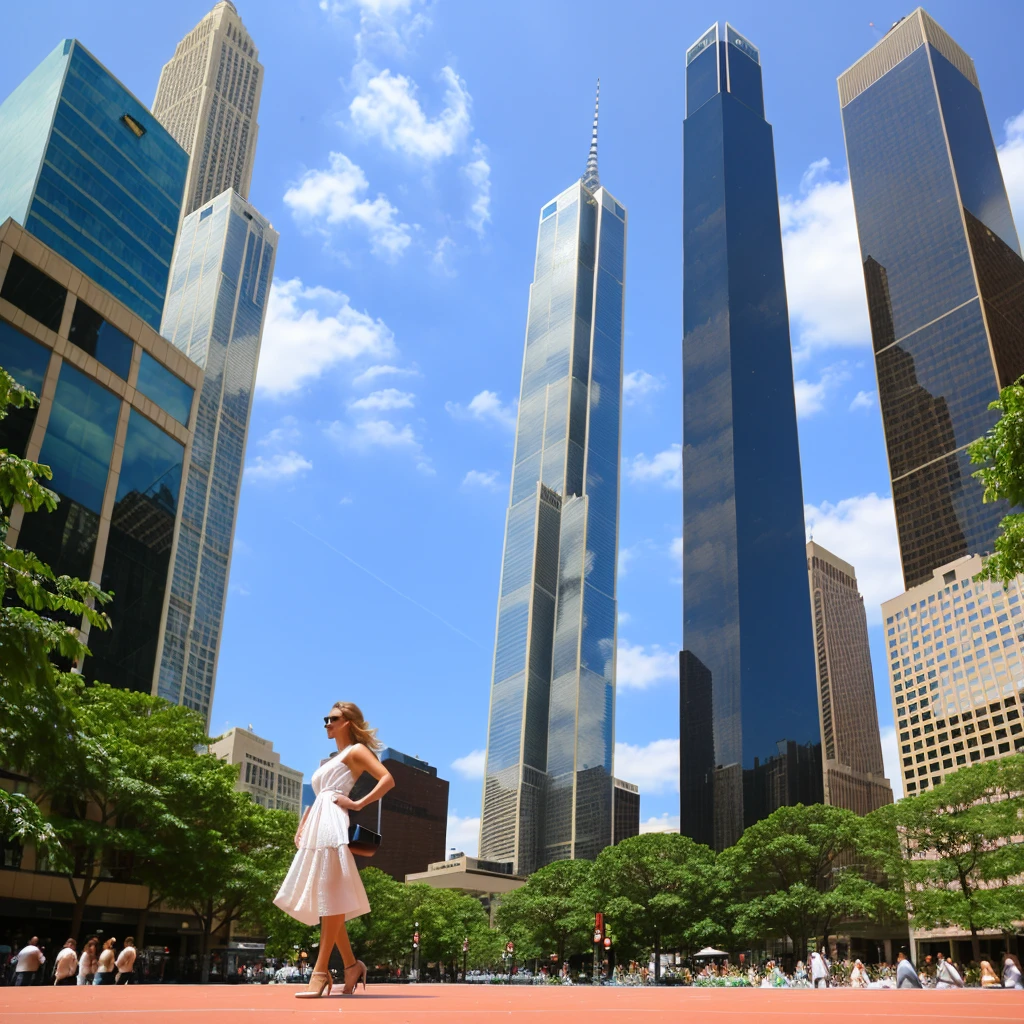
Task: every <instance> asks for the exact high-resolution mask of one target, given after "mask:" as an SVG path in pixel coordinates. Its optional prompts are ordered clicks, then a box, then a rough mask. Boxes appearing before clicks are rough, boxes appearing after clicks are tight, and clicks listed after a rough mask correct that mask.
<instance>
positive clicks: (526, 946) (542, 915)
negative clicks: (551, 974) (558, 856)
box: [497, 860, 597, 963]
mask: <svg viewBox="0 0 1024 1024" xmlns="http://www.w3.org/2000/svg"><path fill="white" fill-rule="evenodd" d="M592 871H593V864H592V863H591V862H590V861H586V860H557V861H555V862H554V863H552V864H548V865H547V866H546V867H543V868H540V869H539V870H538V871H535V872H534V873H533V874H532V875H530V877H529V878H528V879H527V880H526V884H525V885H524V886H522V887H520V888H519V889H515V890H513V891H512V892H510V893H508V894H507V895H506V896H504V897H503V898H502V901H501V905H500V906H499V907H498V914H497V919H498V927H499V928H500V929H502V931H503V932H504V933H505V934H507V935H508V936H509V938H511V939H512V940H514V941H515V943H516V949H517V951H519V952H520V953H521V955H523V956H526V957H534V956H536V957H544V958H545V959H546V958H547V957H548V956H549V954H551V953H557V954H558V962H559V963H561V962H562V961H563V960H565V958H566V957H567V956H572V955H573V954H574V953H584V952H586V951H587V950H588V949H589V948H590V946H591V932H592V929H593V924H594V911H595V910H596V909H597V898H596V894H595V892H594V887H593V884H592V880H591V874H592Z"/></svg>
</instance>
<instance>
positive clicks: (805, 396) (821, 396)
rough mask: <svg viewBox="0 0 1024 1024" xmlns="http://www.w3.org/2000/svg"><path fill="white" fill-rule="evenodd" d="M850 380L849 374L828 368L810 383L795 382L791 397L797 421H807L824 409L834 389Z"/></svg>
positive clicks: (805, 381)
mask: <svg viewBox="0 0 1024 1024" xmlns="http://www.w3.org/2000/svg"><path fill="white" fill-rule="evenodd" d="M849 379H850V374H849V373H848V372H847V371H846V370H843V369H840V368H838V367H834V366H830V367H828V368H827V369H825V370H822V372H821V377H820V378H819V379H818V380H817V381H815V382H811V381H808V380H797V381H794V382H793V396H794V398H795V399H796V415H797V419H801V420H803V419H808V418H809V417H811V416H813V415H814V414H815V413H818V412H821V410H822V409H824V408H825V404H826V400H827V399H828V397H829V395H830V394H831V393H832V392H833V391H835V389H836V388H837V387H838V386H839V385H840V384H842V383H843V382H845V381H848V380H849Z"/></svg>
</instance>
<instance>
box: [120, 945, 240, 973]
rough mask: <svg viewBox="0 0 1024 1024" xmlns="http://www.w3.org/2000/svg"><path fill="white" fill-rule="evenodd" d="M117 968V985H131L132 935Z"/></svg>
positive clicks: (133, 966)
mask: <svg viewBox="0 0 1024 1024" xmlns="http://www.w3.org/2000/svg"><path fill="white" fill-rule="evenodd" d="M115 966H116V967H117V977H116V978H115V979H114V984H115V985H130V984H131V983H132V982H133V981H134V980H135V939H134V938H133V937H132V936H131V935H129V936H128V938H127V939H125V940H124V949H122V950H121V952H120V954H119V955H118V957H117V960H116V961H115ZM238 973H239V974H241V973H242V968H241V967H239V968H238Z"/></svg>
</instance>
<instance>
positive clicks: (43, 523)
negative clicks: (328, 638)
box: [0, 221, 203, 693]
mask: <svg viewBox="0 0 1024 1024" xmlns="http://www.w3.org/2000/svg"><path fill="white" fill-rule="evenodd" d="M0 366H2V367H4V369H6V370H7V372H8V373H10V374H11V375H12V376H13V377H14V378H15V380H17V381H18V382H19V383H20V384H23V385H24V386H25V387H27V388H30V389H31V390H32V391H34V392H35V393H36V395H38V396H39V406H38V408H36V409H17V410H12V411H11V413H10V414H9V415H8V416H7V417H6V418H5V419H4V420H3V421H2V422H0V448H6V449H8V450H9V451H11V452H12V453H14V454H15V455H23V456H25V457H27V458H29V459H32V460H33V461H36V462H41V463H43V464H45V465H48V466H50V468H51V469H52V470H53V482H52V484H51V486H52V487H53V489H54V490H55V491H56V492H57V494H58V496H59V498H60V504H59V505H58V506H57V508H56V509H55V510H54V511H53V512H49V513H47V512H35V513H32V514H31V515H23V513H22V510H21V508H20V507H19V508H15V509H14V511H13V512H12V515H11V529H10V531H9V532H8V534H7V537H6V540H7V543H8V544H11V545H13V546H15V547H19V548H24V549H26V550H29V551H33V552H35V553H36V554H37V555H38V556H39V557H40V558H42V559H43V561H45V562H47V563H48V564H49V565H50V566H51V567H52V568H53V569H54V571H55V572H56V573H58V574H67V575H70V576H78V577H80V578H81V579H90V580H96V581H97V582H98V583H99V584H100V585H101V586H102V587H103V588H104V589H105V590H112V591H113V592H114V601H113V602H112V603H111V604H110V605H109V606H108V608H107V612H108V614H109V615H110V619H111V623H112V625H111V628H110V630H108V631H106V632H103V631H99V630H93V631H92V633H91V635H89V636H88V643H89V647H90V649H91V650H92V656H91V657H89V658H87V659H86V662H85V665H84V666H82V670H83V673H84V674H85V675H86V676H87V677H88V678H89V679H90V680H93V679H99V680H101V681H102V682H105V683H109V684H110V685H111V686H116V687H119V688H122V689H128V690H136V691H140V692H143V693H149V692H151V690H152V687H153V675H154V669H155V666H156V658H157V651H158V647H157V637H158V635H159V630H160V621H161V615H162V611H163V607H164V594H165V591H166V585H167V578H168V566H169V561H170V553H171V545H172V542H173V538H174V530H175V525H176V522H177V520H178V517H179V514H180V502H179V498H180V496H181V491H182V486H181V484H182V471H183V467H184V465H185V463H186V460H187V456H188V451H189V447H190V445H191V439H192V430H191V427H192V423H193V422H194V412H193V405H194V404H195V391H196V390H198V389H199V387H200V386H201V383H202V379H203V374H202V371H201V370H200V369H199V367H198V366H196V365H195V364H194V363H193V362H192V361H191V360H189V359H188V358H186V356H185V355H184V354H182V353H181V352H179V351H178V350H177V349H175V348H174V347H173V346H172V345H170V344H169V343H168V342H167V341H165V340H164V339H163V338H161V337H160V336H159V335H158V334H157V333H156V332H155V331H154V330H152V328H150V327H147V326H146V325H145V324H144V323H142V321H141V320H140V319H139V318H138V317H137V316H134V315H133V314H132V313H131V312H130V311H129V310H128V309H127V307H125V306H124V305H122V304H121V303H119V302H117V301H116V300H115V299H114V298H113V297H112V296H110V295H109V294H108V293H107V292H105V291H104V290H103V289H102V288H100V287H98V286H97V285H96V284H94V283H93V282H92V281H90V280H88V278H85V277H83V276H82V274H80V273H78V272H77V271H76V270H75V269H74V268H73V267H72V266H71V264H70V263H69V262H68V261H67V260H65V259H63V258H62V257H60V256H59V255H58V254H57V253H55V252H54V251H53V250H51V249H49V248H47V247H46V246H44V245H41V244H40V243H39V241H38V240H37V239H35V238H33V237H32V236H31V235H30V234H29V233H28V232H27V231H25V230H24V229H23V228H21V227H19V226H18V225H17V224H15V223H13V221H7V222H6V223H5V224H3V225H0ZM68 621H69V624H71V625H74V626H76V627H78V626H81V625H83V624H82V623H80V622H79V621H72V620H70V619H69V620H68ZM88 627H89V624H88V623H87V622H86V623H84V629H83V632H85V633H86V634H89V628H88Z"/></svg>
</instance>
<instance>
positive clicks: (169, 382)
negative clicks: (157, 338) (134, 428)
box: [135, 352, 193, 425]
mask: <svg viewBox="0 0 1024 1024" xmlns="http://www.w3.org/2000/svg"><path fill="white" fill-rule="evenodd" d="M135 386H136V387H137V388H138V389H139V391H141V392H142V393H143V394H144V395H145V396H146V397H147V398H149V399H152V400H153V401H154V402H156V404H157V405H159V406H160V408H161V409H163V410H164V412H166V413H168V414H170V415H171V416H173V417H174V418H175V419H176V420H177V421H178V422H179V423H184V424H186V425H187V424H188V417H189V413H190V412H191V409H192V394H193V391H192V388H190V387H189V386H188V385H187V384H186V383H185V382H184V381H183V380H181V378H179V377H175V375H174V374H173V373H171V371H170V370H168V369H167V368H166V367H164V366H161V365H160V364H159V363H158V362H157V361H156V360H155V359H154V358H153V357H152V356H151V355H150V354H149V353H148V352H143V353H142V359H141V360H139V379H138V381H137V382H136V385H135Z"/></svg>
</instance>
